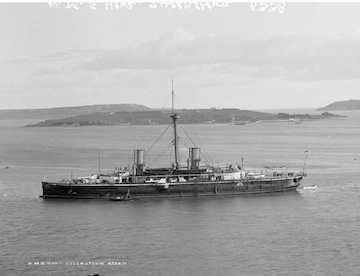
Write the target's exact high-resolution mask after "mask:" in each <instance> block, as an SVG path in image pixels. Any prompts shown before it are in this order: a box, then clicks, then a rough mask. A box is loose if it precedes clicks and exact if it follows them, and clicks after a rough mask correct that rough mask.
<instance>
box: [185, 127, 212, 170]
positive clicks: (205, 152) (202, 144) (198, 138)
mask: <svg viewBox="0 0 360 276" xmlns="http://www.w3.org/2000/svg"><path fill="white" fill-rule="evenodd" d="M189 127H190V129H192V130H193V132H194V134H195V136H196V139H197V141H199V144H200V147H201V148H202V149H204V154H203V153H202V152H201V155H202V156H204V158H205V160H208V159H210V161H211V163H214V162H213V160H212V158H211V156H210V155H209V154H208V152H207V150H206V149H205V147H204V143H203V142H202V140H201V139H200V136H199V135H198V133H197V131H196V129H195V128H193V127H192V125H190V126H189ZM205 154H206V156H207V158H208V159H207V158H206V156H205Z"/></svg>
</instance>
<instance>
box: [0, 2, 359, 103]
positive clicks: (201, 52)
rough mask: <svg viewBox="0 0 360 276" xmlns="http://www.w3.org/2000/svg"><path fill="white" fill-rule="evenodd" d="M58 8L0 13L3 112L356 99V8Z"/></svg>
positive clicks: (3, 7) (11, 6)
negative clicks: (172, 86) (96, 107)
mask: <svg viewBox="0 0 360 276" xmlns="http://www.w3.org/2000/svg"><path fill="white" fill-rule="evenodd" d="M275 3H278V2H275ZM67 5H68V4H67V3H60V4H58V5H57V6H55V5H53V6H50V4H49V3H27V4H24V3H0V74H1V77H0V109H29V108H31V109H32V108H50V107H61V106H80V105H92V104H122V103H133V104H143V105H146V106H148V107H151V108H164V107H170V106H171V99H170V97H171V79H172V78H173V80H174V92H175V94H176V99H175V105H176V107H177V108H212V107H216V108H240V109H255V110H256V109H280V108H315V107H322V106H325V105H328V104H330V103H332V102H334V101H343V100H350V99H360V89H359V88H360V50H359V49H360V16H359V11H360V3H356V2H355V3H286V5H285V7H283V9H279V7H276V6H272V7H270V6H268V7H266V8H264V7H261V6H259V5H260V4H259V3H258V4H256V5H255V4H253V5H251V3H230V4H228V5H225V6H223V7H211V8H208V7H207V8H206V7H205V8H204V9H203V10H198V9H196V7H195V4H193V5H192V6H191V7H186V8H185V7H184V6H182V7H176V8H173V7H161V6H160V5H159V4H157V5H156V7H155V5H154V4H151V3H142V4H138V5H133V6H127V7H125V6H122V7H120V6H116V5H115V4H113V6H110V5H106V4H105V3H100V4H97V5H93V6H91V5H90V4H86V3H85V4H82V5H80V6H78V7H74V6H73V7H68V6H67ZM124 5H125V4H124ZM271 10H275V11H271Z"/></svg>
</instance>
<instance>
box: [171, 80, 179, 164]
mask: <svg viewBox="0 0 360 276" xmlns="http://www.w3.org/2000/svg"><path fill="white" fill-rule="evenodd" d="M171 90H172V115H171V116H170V118H172V120H173V124H174V148H175V162H174V163H175V169H179V164H180V155H179V137H178V134H177V126H176V121H177V120H178V119H179V118H180V115H178V114H176V113H175V112H174V80H173V79H171Z"/></svg>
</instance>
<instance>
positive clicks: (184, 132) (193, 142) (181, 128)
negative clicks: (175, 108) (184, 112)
mask: <svg viewBox="0 0 360 276" xmlns="http://www.w3.org/2000/svg"><path fill="white" fill-rule="evenodd" d="M178 125H179V126H180V127H181V129H182V130H183V131H184V133H185V134H186V136H187V137H188V138H189V140H190V141H191V142H192V143H193V145H194V146H195V147H198V146H197V145H196V144H195V142H194V141H193V140H192V139H191V137H190V136H189V134H187V132H186V131H185V129H184V128H183V127H182V125H181V124H178Z"/></svg>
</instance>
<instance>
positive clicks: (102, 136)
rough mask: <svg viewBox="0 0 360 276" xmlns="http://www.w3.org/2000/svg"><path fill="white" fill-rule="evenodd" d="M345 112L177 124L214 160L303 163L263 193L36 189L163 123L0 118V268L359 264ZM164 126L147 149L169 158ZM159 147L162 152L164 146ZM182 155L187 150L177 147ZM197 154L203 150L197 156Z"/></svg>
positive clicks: (120, 162)
mask: <svg viewBox="0 0 360 276" xmlns="http://www.w3.org/2000/svg"><path fill="white" fill-rule="evenodd" d="M342 113H343V114H345V115H348V117H347V118H346V119H343V120H328V121H313V122H303V123H302V124H294V123H257V124H248V125H245V126H235V125H191V126H190V125H184V126H183V128H184V129H185V131H186V133H184V132H181V133H180V135H181V136H180V137H181V140H182V141H183V142H182V143H183V144H185V145H190V144H191V143H190V142H189V140H188V139H187V134H189V135H190V136H191V137H192V139H193V140H194V141H195V142H197V145H198V146H199V147H201V148H202V151H203V152H204V156H205V157H206V159H207V160H208V161H209V162H210V163H214V164H215V163H221V164H224V165H225V164H227V163H228V164H230V163H233V164H235V163H240V160H241V158H242V157H243V158H244V160H245V167H248V168H251V167H257V166H263V165H268V166H276V165H284V164H286V165H287V166H288V167H293V168H295V167H298V168H300V169H301V168H302V166H303V165H304V158H305V153H304V151H305V150H309V155H308V158H307V162H306V171H307V173H308V177H307V178H305V180H304V182H303V184H302V186H310V185H315V184H316V185H317V189H314V190H304V189H299V190H298V191H297V192H291V193H283V194H274V195H266V196H246V197H241V196H240V197H239V196H238V197H236V196H234V197H218V198H181V199H158V200H140V201H134V202H110V201H109V202H108V201H97V200H73V201H72V200H65V201H64V200H43V199H41V198H39V195H40V194H41V192H42V191H41V181H42V180H43V179H44V177H46V178H47V179H56V178H62V177H70V175H71V174H73V175H74V176H84V175H85V176H86V175H89V174H90V173H94V172H96V171H97V170H98V167H99V158H98V155H99V149H100V167H101V170H102V171H106V170H111V169H113V168H114V167H118V166H122V167H123V166H124V165H127V164H131V162H132V150H133V149H135V148H145V149H148V148H150V147H151V146H152V144H153V142H154V141H155V140H156V139H157V138H158V137H159V135H160V134H161V133H162V132H163V131H164V130H165V128H166V126H119V127H84V128H82V127H79V128H65V127H58V128H23V127H20V126H21V125H23V123H24V122H18V121H0V176H1V178H0V233H1V235H0V244H1V250H0V274H1V275H50V276H51V275H94V274H96V273H99V274H100V275H101V276H103V275H104V276H105V275H360V262H359V260H360V232H359V229H360V212H359V210H360V200H359V199H360V193H359V192H360V189H359V187H360V183H359V178H360V112H355V111H354V112H346V113H345V112H342ZM171 138H172V137H171V133H169V134H168V133H166V134H165V135H164V136H163V139H161V140H160V142H159V143H158V144H156V145H155V146H154V147H153V149H152V150H151V151H150V152H149V155H148V156H147V158H146V160H147V164H148V165H153V166H160V165H164V164H165V165H167V164H168V163H169V162H170V157H168V156H167V157H163V156H162V155H159V154H158V153H159V152H162V153H167V152H168V150H169V149H170V148H171V143H170V141H171ZM165 156H166V155H165ZM181 156H182V161H183V162H185V161H186V158H187V152H186V150H185V149H183V150H181ZM205 157H204V158H203V160H204V159H205Z"/></svg>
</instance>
